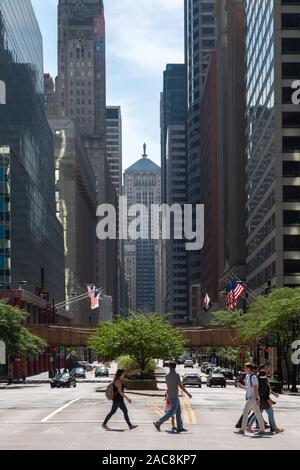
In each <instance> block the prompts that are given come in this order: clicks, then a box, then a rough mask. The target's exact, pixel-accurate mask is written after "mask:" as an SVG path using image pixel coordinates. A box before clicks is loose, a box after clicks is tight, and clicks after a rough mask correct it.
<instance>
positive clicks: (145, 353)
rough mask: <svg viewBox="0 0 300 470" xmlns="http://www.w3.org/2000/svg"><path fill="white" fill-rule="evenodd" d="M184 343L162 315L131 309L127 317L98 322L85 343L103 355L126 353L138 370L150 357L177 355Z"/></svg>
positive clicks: (109, 356) (145, 365) (110, 355)
mask: <svg viewBox="0 0 300 470" xmlns="http://www.w3.org/2000/svg"><path fill="white" fill-rule="evenodd" d="M185 346H186V340H185V339H184V337H183V335H182V334H181V333H180V332H179V331H178V330H176V329H174V328H173V327H172V326H171V325H170V324H169V323H168V321H167V319H166V318H165V317H163V316H162V315H157V314H152V315H142V314H138V313H135V312H131V313H130V315H129V317H128V319H124V318H119V319H117V320H116V321H115V322H105V323H103V324H101V325H100V326H99V327H98V329H97V332H96V334H95V335H94V336H93V337H91V338H90V341H89V347H90V348H91V349H93V350H94V351H96V352H97V353H98V354H99V356H101V357H103V358H104V359H107V360H113V359H116V358H118V357H119V356H123V355H126V356H130V358H131V359H133V360H134V361H135V362H136V363H137V364H138V366H139V369H140V371H141V374H143V373H144V371H145V370H146V367H147V364H148V363H149V361H150V360H151V359H160V358H166V357H169V358H171V357H176V356H180V355H181V354H182V353H183V351H184V348H185Z"/></svg>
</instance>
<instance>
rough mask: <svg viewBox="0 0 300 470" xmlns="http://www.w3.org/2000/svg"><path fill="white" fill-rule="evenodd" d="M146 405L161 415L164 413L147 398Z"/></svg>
mask: <svg viewBox="0 0 300 470" xmlns="http://www.w3.org/2000/svg"><path fill="white" fill-rule="evenodd" d="M147 405H148V406H149V408H151V410H152V411H153V412H154V413H156V414H158V415H159V416H163V415H164V412H163V410H162V409H161V408H159V406H158V405H156V404H155V403H154V402H153V401H151V400H150V399H149V398H148V400H147Z"/></svg>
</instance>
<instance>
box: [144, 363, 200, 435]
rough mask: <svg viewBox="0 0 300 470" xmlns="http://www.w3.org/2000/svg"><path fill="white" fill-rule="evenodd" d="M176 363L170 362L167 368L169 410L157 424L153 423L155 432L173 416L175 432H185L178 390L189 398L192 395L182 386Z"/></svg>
mask: <svg viewBox="0 0 300 470" xmlns="http://www.w3.org/2000/svg"><path fill="white" fill-rule="evenodd" d="M176 365H177V364H176V362H170V364H169V368H170V373H169V374H168V375H167V377H166V382H167V388H168V398H169V401H170V403H171V407H170V409H169V410H168V411H167V412H166V414H165V415H164V416H163V417H162V418H161V419H160V420H159V421H157V422H155V423H153V424H154V426H155V427H156V429H157V431H160V427H161V425H162V424H163V423H166V422H167V421H169V420H170V419H171V418H172V417H173V416H175V415H176V422H177V432H178V433H181V432H187V430H186V429H184V427H183V422H182V418H181V405H180V400H179V388H180V389H181V390H182V391H183V392H184V393H186V394H187V395H188V397H189V398H192V395H191V394H190V393H189V392H188V391H187V390H186V388H185V387H184V386H183V385H182V382H181V379H180V375H179V374H177V372H176Z"/></svg>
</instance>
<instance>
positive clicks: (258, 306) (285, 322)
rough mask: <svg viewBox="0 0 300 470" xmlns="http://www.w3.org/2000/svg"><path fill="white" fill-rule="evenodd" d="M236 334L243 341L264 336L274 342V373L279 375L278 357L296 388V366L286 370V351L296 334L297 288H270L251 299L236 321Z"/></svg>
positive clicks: (299, 323) (299, 321)
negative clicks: (245, 313)
mask: <svg viewBox="0 0 300 470" xmlns="http://www.w3.org/2000/svg"><path fill="white" fill-rule="evenodd" d="M239 335H240V337H241V339H242V340H245V341H251V340H255V341H259V339H260V338H266V339H267V341H268V343H269V344H274V345H276V346H277V357H278V373H279V376H280V377H281V378H282V365H281V364H282V360H284V361H285V365H286V369H287V373H288V381H289V383H290V379H291V378H292V390H294V391H297V376H296V375H297V370H296V367H295V366H293V373H292V374H291V371H290V352H291V347H292V344H293V342H294V341H296V340H297V339H299V337H300V289H292V288H287V287H285V288H281V289H274V290H272V291H271V293H270V294H269V295H268V296H265V297H263V296H261V297H258V298H257V299H255V300H254V301H253V302H252V304H251V305H250V308H249V313H248V315H246V316H245V317H244V321H243V322H242V323H240V325H239Z"/></svg>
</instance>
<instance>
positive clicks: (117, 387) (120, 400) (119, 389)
mask: <svg viewBox="0 0 300 470" xmlns="http://www.w3.org/2000/svg"><path fill="white" fill-rule="evenodd" d="M124 375H125V371H124V369H118V370H117V373H116V375H115V378H114V381H113V387H114V398H113V404H112V408H111V411H110V413H109V414H108V415H107V416H106V418H105V420H104V423H103V424H102V427H103V428H104V429H106V430H108V429H109V428H108V426H107V423H108V421H109V420H110V419H111V418H112V417H113V415H114V414H116V412H117V411H118V409H119V408H120V410H121V411H123V414H124V418H125V421H126V423H127V424H128V427H129V429H130V430H132V429H136V428H137V427H138V426H134V425H133V424H131V422H130V419H129V416H128V409H127V406H126V404H125V401H124V400H125V399H126V400H127V401H128V403H129V404H131V403H132V402H131V400H130V399H129V398H127V396H126V395H125V393H124Z"/></svg>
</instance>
